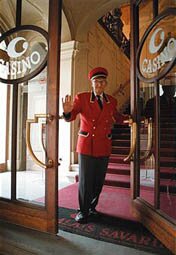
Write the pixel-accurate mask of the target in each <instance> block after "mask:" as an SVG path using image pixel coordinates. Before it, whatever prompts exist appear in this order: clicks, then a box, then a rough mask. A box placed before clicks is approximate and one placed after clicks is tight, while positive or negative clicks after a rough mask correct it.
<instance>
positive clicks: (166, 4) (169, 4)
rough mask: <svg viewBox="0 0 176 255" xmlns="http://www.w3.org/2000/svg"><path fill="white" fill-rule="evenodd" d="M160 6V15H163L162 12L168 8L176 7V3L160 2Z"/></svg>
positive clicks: (169, 1) (161, 0)
mask: <svg viewBox="0 0 176 255" xmlns="http://www.w3.org/2000/svg"><path fill="white" fill-rule="evenodd" d="M158 5H159V8H158V9H159V13H161V12H162V11H164V10H166V9H167V8H170V7H172V8H173V7H176V1H175V0H160V1H158Z"/></svg>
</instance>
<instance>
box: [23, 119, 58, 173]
mask: <svg viewBox="0 0 176 255" xmlns="http://www.w3.org/2000/svg"><path fill="white" fill-rule="evenodd" d="M40 118H46V119H47V120H48V121H49V122H51V121H52V120H53V119H54V117H53V116H52V115H51V114H35V115H34V119H28V120H26V145H27V148H28V151H29V154H30V156H31V158H32V159H33V161H34V162H35V163H36V164H37V165H39V166H41V167H43V168H51V167H53V160H52V159H48V162H47V163H46V164H44V163H43V162H41V161H40V160H39V159H38V158H37V157H36V156H35V154H34V152H33V150H32V146H31V142H30V140H31V134H30V133H31V132H30V131H31V124H32V123H38V119H40ZM44 150H45V148H44Z"/></svg>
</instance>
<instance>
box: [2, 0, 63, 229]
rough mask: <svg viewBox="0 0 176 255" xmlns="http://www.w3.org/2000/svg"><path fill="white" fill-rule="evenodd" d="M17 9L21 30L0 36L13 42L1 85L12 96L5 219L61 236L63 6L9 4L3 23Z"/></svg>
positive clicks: (52, 1) (53, 0) (54, 0)
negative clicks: (60, 89) (60, 172)
mask: <svg viewBox="0 0 176 255" xmlns="http://www.w3.org/2000/svg"><path fill="white" fill-rule="evenodd" d="M5 2H7V1H5ZM1 3H2V4H3V1H1ZM14 10H16V27H15V28H14V29H13V30H10V31H7V30H8V29H6V30H4V31H3V32H2V36H1V37H0V43H4V42H6V43H7V51H6V53H7V54H6V55H5V56H4V55H3V54H5V53H4V51H3V54H0V60H1V61H0V63H1V65H0V66H1V67H2V68H4V69H3V73H2V72H0V82H1V83H3V86H5V87H6V89H7V90H8V93H9V94H8V97H7V100H6V102H5V103H3V104H2V105H3V107H6V112H7V113H8V114H7V119H8V121H7V124H6V126H5V127H4V126H2V125H1V129H2V128H3V130H4V135H5V133H6V138H4V139H6V143H5V146H6V147H7V150H6V151H7V153H6V157H7V159H6V161H7V162H9V164H7V166H6V168H5V172H4V173H0V182H1V183H2V184H3V185H2V188H1V190H0V218H1V219H4V220H7V221H9V222H12V223H15V224H19V225H24V226H27V227H29V228H34V229H37V230H41V231H45V232H51V233H57V229H58V226H57V224H58V221H57V194H58V110H59V109H58V98H59V70H60V66H59V63H60V61H59V60H60V59H59V57H60V50H59V49H60V31H61V29H60V28H61V1H59V0H46V1H44V2H43V1H42V2H41V1H38V2H37V5H35V6H34V5H33V4H31V3H30V2H29V1H27V0H24V1H21V0H17V1H13V3H12V5H11V6H9V5H8V4H7V3H6V6H4V10H3V13H2V19H3V18H4V19H5V17H6V16H8V17H9V13H10V11H11V12H12V13H11V14H13V13H14ZM7 14H8V15H7ZM12 20H13V19H12ZM0 26H2V24H0ZM13 26H14V24H13V22H12V27H13ZM10 28H11V27H9V29H10ZM43 29H44V30H43ZM47 30H48V32H47ZM10 58H11V60H12V61H16V62H15V63H13V66H12V61H11V62H9V60H10ZM15 58H16V59H15ZM46 60H48V61H47V66H46ZM8 63H10V64H8ZM8 65H11V67H10V68H9V69H8V71H7V77H5V76H4V72H6V68H8ZM44 68H45V69H44ZM0 70H1V69H0ZM12 72H13V73H12ZM8 84H9V85H8ZM0 85H1V84H0ZM4 100H5V99H4ZM5 104H6V106H5ZM4 118H5V117H4ZM7 141H8V142H7ZM2 144H3V143H2ZM2 146H3V145H2ZM3 148H4V147H3ZM3 174H4V175H3ZM7 187H8V192H6V189H7Z"/></svg>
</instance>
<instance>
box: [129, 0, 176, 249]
mask: <svg viewBox="0 0 176 255" xmlns="http://www.w3.org/2000/svg"><path fill="white" fill-rule="evenodd" d="M131 12H132V26H131V31H132V70H133V71H132V75H131V77H132V81H131V82H132V86H131V87H132V91H131V94H132V107H131V108H132V117H133V122H135V123H136V125H137V128H136V130H135V131H136V134H133V137H135V147H134V149H135V150H134V154H133V157H132V172H133V173H134V174H133V176H134V178H133V183H134V185H133V198H134V200H133V205H134V208H135V209H136V214H137V216H138V217H139V219H140V220H141V222H143V223H144V225H145V226H146V227H147V228H149V229H150V231H152V232H153V233H154V234H155V235H156V236H157V237H158V238H159V239H160V240H161V241H162V242H163V243H164V244H165V245H166V246H167V247H168V248H169V249H170V250H171V251H174V249H175V248H174V247H175V246H174V245H175V244H174V243H175V237H174V234H173V232H174V229H175V223H176V199H175V198H176V189H175V183H176V182H175V181H176V180H175V170H176V168H175V167H176V157H175V156H176V153H175V152H176V146H175V144H176V143H175V124H174V123H175V107H176V97H175V92H176V63H175V61H176V32H175V31H176V3H175V1H169V2H168V1H165V0H162V1H155V0H149V1H142V0H141V1H132V3H131Z"/></svg>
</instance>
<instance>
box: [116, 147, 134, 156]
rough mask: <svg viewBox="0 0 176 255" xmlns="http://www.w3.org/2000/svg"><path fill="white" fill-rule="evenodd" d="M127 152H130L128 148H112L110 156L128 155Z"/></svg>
mask: <svg viewBox="0 0 176 255" xmlns="http://www.w3.org/2000/svg"><path fill="white" fill-rule="evenodd" d="M129 151H130V148H129V147H125V146H124V147H121V146H112V154H120V155H121V154H123V155H128V153H129Z"/></svg>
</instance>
